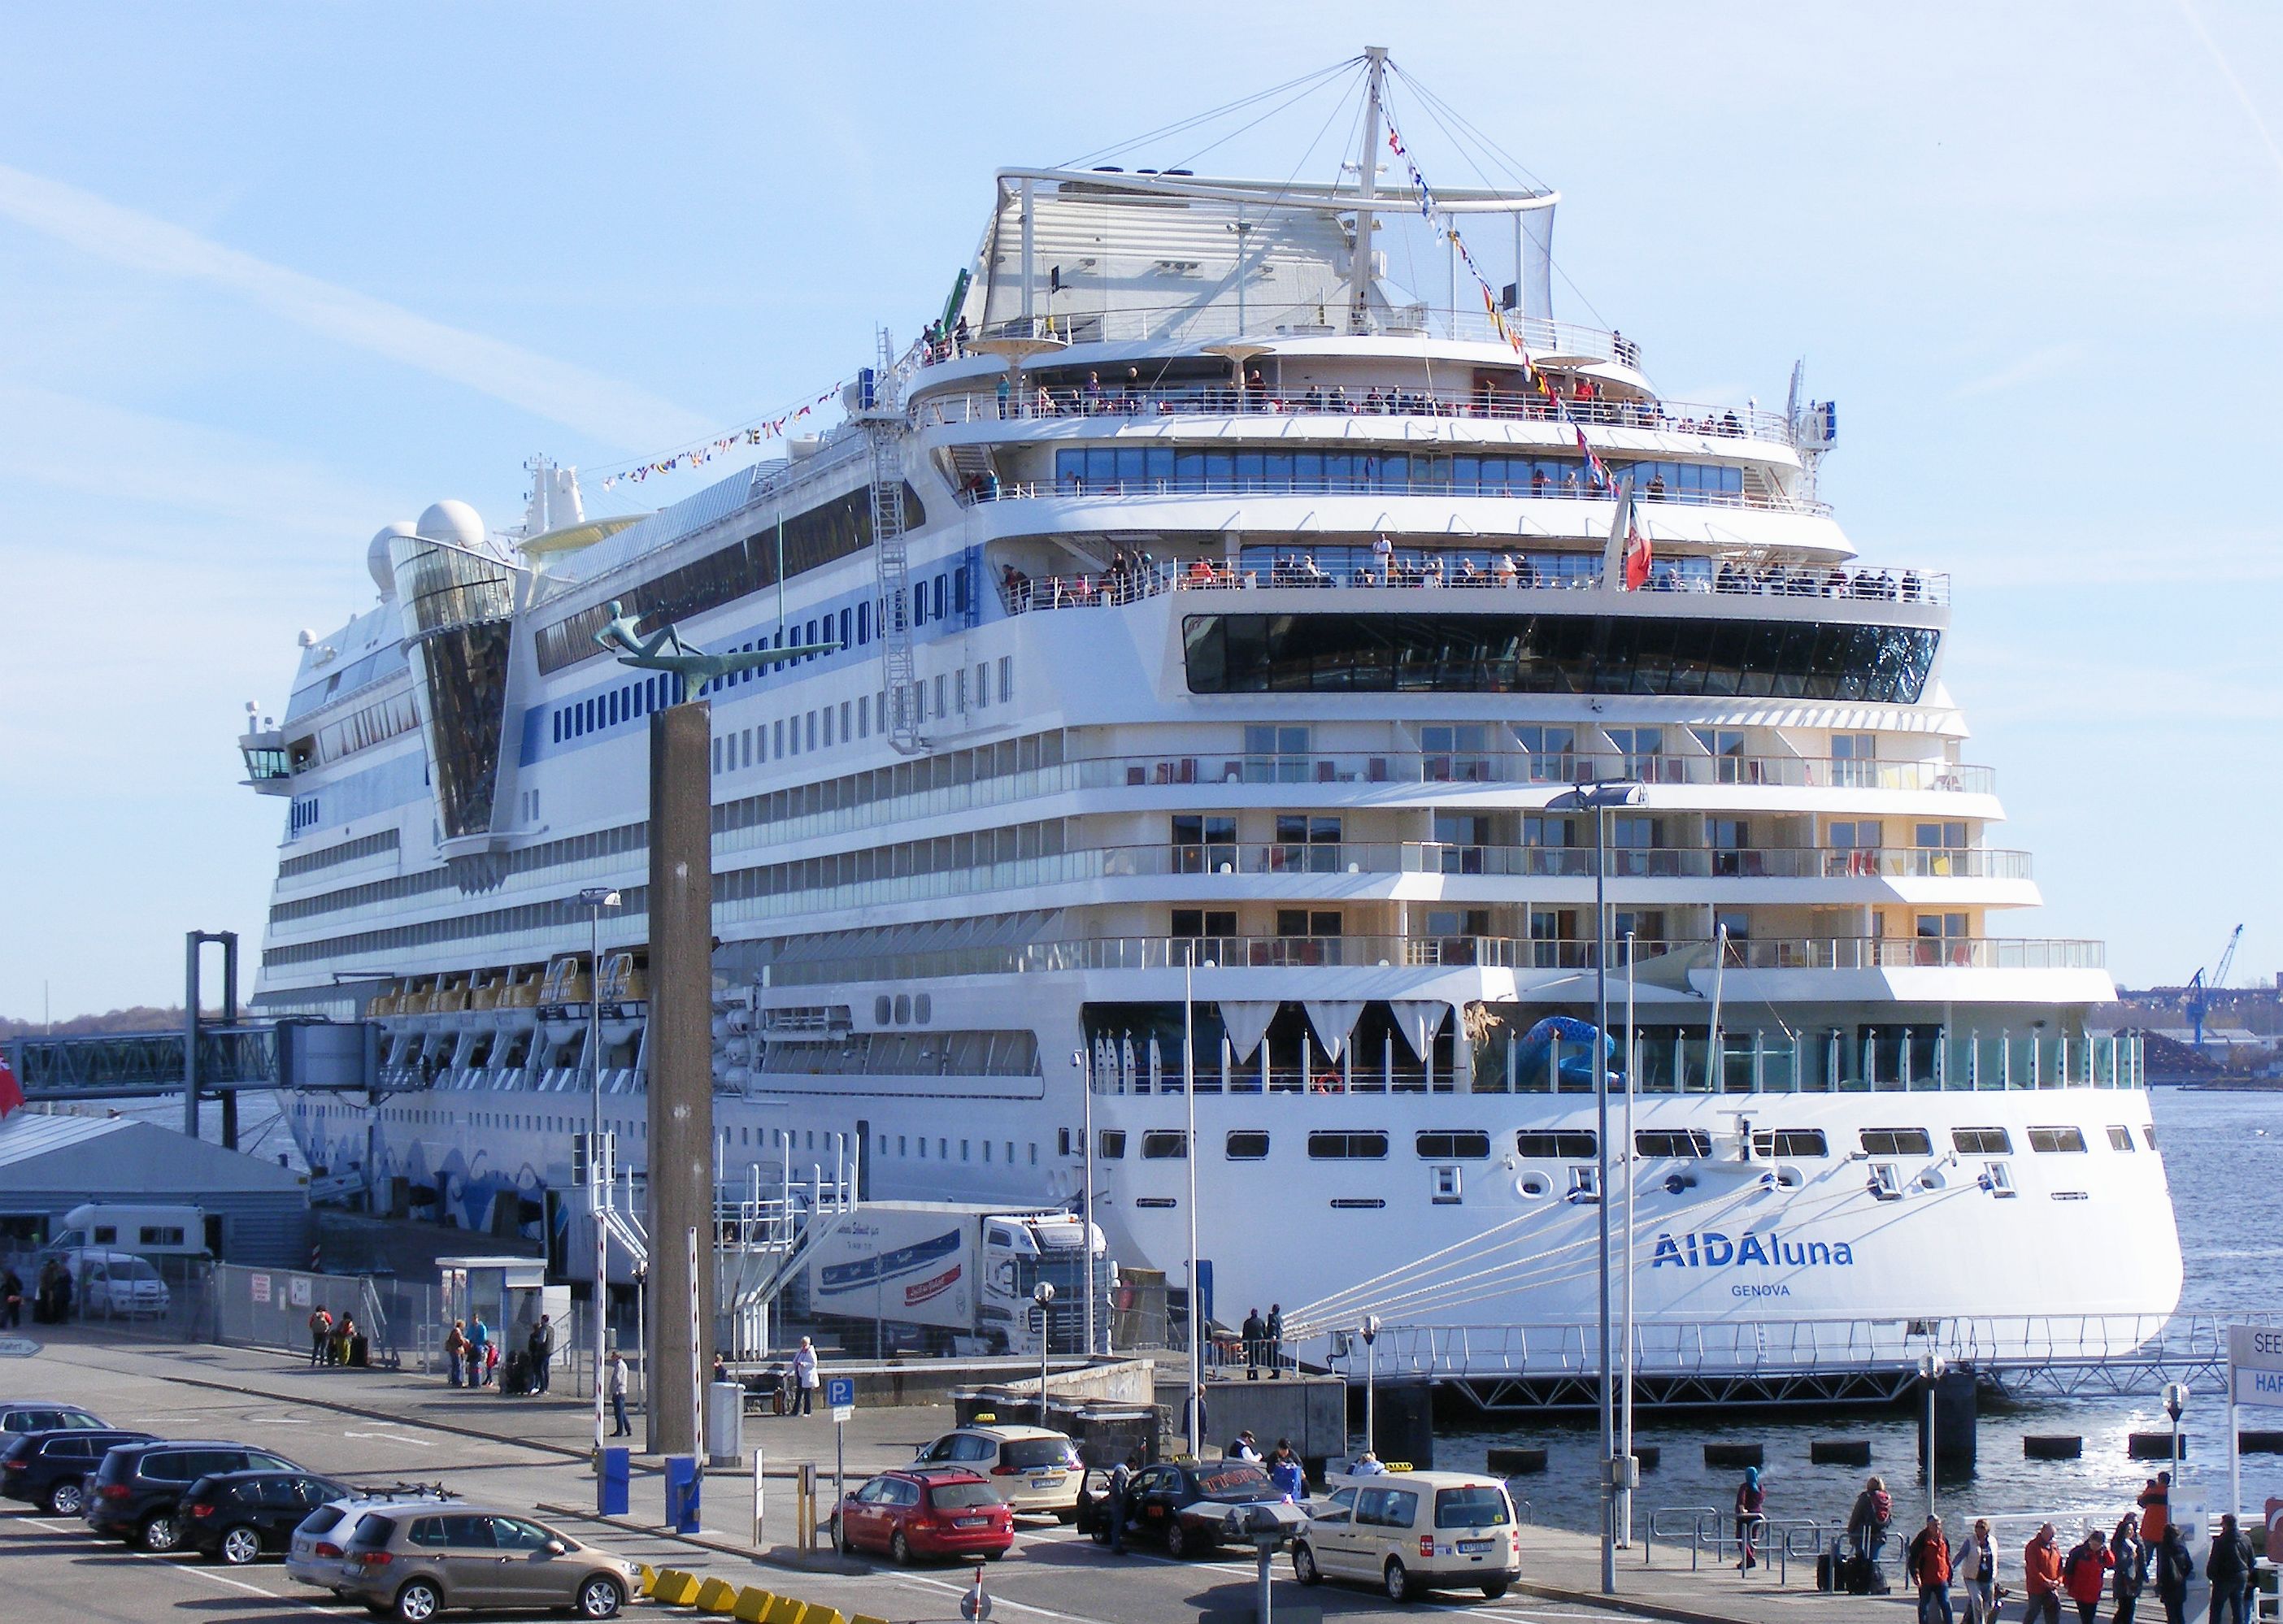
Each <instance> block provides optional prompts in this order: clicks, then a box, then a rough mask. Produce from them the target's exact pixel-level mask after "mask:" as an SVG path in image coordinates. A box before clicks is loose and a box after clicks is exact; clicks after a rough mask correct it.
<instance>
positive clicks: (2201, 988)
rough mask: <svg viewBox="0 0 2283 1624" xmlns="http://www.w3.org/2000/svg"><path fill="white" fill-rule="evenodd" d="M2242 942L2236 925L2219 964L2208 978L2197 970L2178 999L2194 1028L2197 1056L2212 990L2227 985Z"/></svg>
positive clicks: (2240, 927)
mask: <svg viewBox="0 0 2283 1624" xmlns="http://www.w3.org/2000/svg"><path fill="white" fill-rule="evenodd" d="M2242 940H2243V927H2242V926H2240V925H2238V926H2237V927H2236V928H2235V929H2234V930H2233V931H2232V932H2230V933H2229V936H2228V938H2227V950H2226V951H2225V952H2223V953H2221V954H2220V956H2219V963H2218V964H2217V966H2216V967H2214V968H2213V970H2212V973H2211V975H2210V976H2209V978H2207V977H2206V976H2205V975H2204V973H2203V972H2202V971H2201V970H2198V971H2197V972H2196V973H2195V975H2193V977H2191V978H2190V979H2189V982H2188V990H2187V993H2186V996H2185V997H2183V998H2181V999H2180V1009H2181V1012H2182V1013H2183V1014H2186V1016H2187V1017H2188V1020H2189V1022H2191V1023H2192V1024H2193V1026H2194V1028H2195V1037H2196V1053H2199V1054H2201V1053H2203V1048H2204V1011H2205V1010H2206V1009H2207V1008H2209V1006H2210V1005H2211V995H2212V993H2213V991H2214V990H2215V989H2217V988H2222V987H2225V986H2226V985H2227V973H2228V971H2229V970H2231V969H2232V968H2233V967H2234V966H2235V948H2236V944H2237V943H2239V942H2240V941H2242Z"/></svg>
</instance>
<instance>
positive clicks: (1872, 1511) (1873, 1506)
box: [1847, 1475, 1895, 1593]
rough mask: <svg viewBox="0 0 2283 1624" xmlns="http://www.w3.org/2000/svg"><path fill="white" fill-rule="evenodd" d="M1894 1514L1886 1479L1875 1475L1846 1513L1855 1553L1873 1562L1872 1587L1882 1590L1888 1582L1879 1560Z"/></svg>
mask: <svg viewBox="0 0 2283 1624" xmlns="http://www.w3.org/2000/svg"><path fill="white" fill-rule="evenodd" d="M1894 1518H1895V1501H1894V1496H1891V1495H1890V1494H1889V1493H1888V1492H1887V1480H1886V1479H1884V1478H1882V1477H1878V1476H1875V1475H1874V1477H1872V1478H1871V1480H1869V1481H1868V1482H1866V1483H1865V1484H1864V1485H1863V1492H1862V1493H1861V1494H1859V1495H1857V1496H1855V1504H1854V1507H1853V1509H1852V1510H1851V1511H1849V1512H1848V1513H1847V1534H1848V1537H1849V1538H1851V1539H1852V1540H1853V1541H1854V1542H1855V1550H1856V1554H1857V1555H1858V1556H1859V1557H1861V1558H1863V1560H1864V1561H1865V1562H1866V1563H1868V1564H1869V1565H1870V1569H1871V1588H1872V1589H1874V1591H1878V1592H1881V1593H1884V1591H1885V1590H1886V1589H1887V1583H1886V1579H1885V1576H1884V1575H1883V1574H1882V1573H1880V1571H1879V1562H1880V1559H1881V1558H1883V1557H1884V1556H1885V1555H1886V1554H1887V1531H1888V1529H1889V1528H1890V1527H1891V1526H1892V1525H1893V1522H1894Z"/></svg>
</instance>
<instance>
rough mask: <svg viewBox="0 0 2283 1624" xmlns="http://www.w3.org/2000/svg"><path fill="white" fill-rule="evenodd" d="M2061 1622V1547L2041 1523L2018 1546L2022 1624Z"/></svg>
mask: <svg viewBox="0 0 2283 1624" xmlns="http://www.w3.org/2000/svg"><path fill="white" fill-rule="evenodd" d="M2048 1620H2050V1621H2051V1624H2061V1542H2060V1541H2059V1540H2058V1539H2056V1538H2055V1537H2054V1535H2053V1524H2051V1523H2049V1522H2043V1523H2039V1524H2038V1531H2037V1532H2036V1533H2035V1534H2033V1535H2030V1542H2029V1543H2028V1544H2026V1545H2024V1546H2022V1624H2047V1621H2048Z"/></svg>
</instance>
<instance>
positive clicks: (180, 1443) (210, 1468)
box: [82, 1438, 303, 1551]
mask: <svg viewBox="0 0 2283 1624" xmlns="http://www.w3.org/2000/svg"><path fill="white" fill-rule="evenodd" d="M260 1470H268V1471H271V1472H300V1471H301V1470H303V1468H301V1467H300V1466H297V1465H294V1464H293V1463H292V1461H290V1460H287V1459H286V1458H285V1457H284V1456H282V1455H272V1454H271V1453H270V1452H269V1450H267V1449H249V1448H248V1447H246V1446H245V1444H242V1443H230V1442H225V1441H218V1440H209V1439H203V1438H201V1439H191V1440H182V1439H167V1440H165V1441H159V1442H152V1443H122V1444H120V1445H118V1446H116V1447H115V1448H113V1449H111V1450H110V1451H109V1452H108V1453H106V1454H105V1456H104V1457H103V1462H102V1464H101V1465H98V1466H97V1467H96V1469H95V1476H94V1480H93V1483H94V1488H93V1491H92V1492H91V1493H90V1494H89V1496H88V1497H87V1509H86V1510H85V1511H83V1512H82V1516H83V1517H84V1518H85V1519H87V1526H88V1527H90V1528H92V1529H94V1530H95V1531H96V1532H97V1534H108V1535H113V1537H114V1538H118V1539H123V1540H129V1541H132V1542H136V1543H139V1544H140V1545H141V1546H142V1547H143V1549H144V1550H160V1551H165V1550H174V1549H175V1547H177V1546H178V1545H180V1544H181V1543H182V1542H183V1531H182V1523H181V1520H180V1519H179V1518H178V1517H177V1515H176V1512H177V1511H178V1510H179V1509H180V1507H181V1504H182V1498H183V1490H184V1489H186V1488H189V1487H190V1486H191V1484H193V1483H195V1482H197V1481H198V1480H199V1479H200V1478H202V1477H206V1476H210V1475H212V1474H213V1473H215V1472H252V1471H260Z"/></svg>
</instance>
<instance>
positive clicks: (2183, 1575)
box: [2142, 1518, 2196, 1624]
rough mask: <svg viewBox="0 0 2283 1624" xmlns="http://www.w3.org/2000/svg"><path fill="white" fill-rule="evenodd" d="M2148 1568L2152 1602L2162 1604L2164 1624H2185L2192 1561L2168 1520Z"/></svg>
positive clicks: (2193, 1573) (2193, 1567) (2177, 1528)
mask: <svg viewBox="0 0 2283 1624" xmlns="http://www.w3.org/2000/svg"><path fill="white" fill-rule="evenodd" d="M2142 1526H2143V1527H2146V1526H2147V1525H2146V1523H2145V1521H2144V1523H2143V1525H2142ZM2148 1566H2149V1568H2150V1570H2151V1572H2152V1573H2153V1574H2154V1578H2155V1581H2156V1599H2157V1600H2158V1601H2160V1602H2162V1603H2163V1604H2164V1624H2187V1617H2188V1581H2189V1580H2191V1579H2193V1578H2194V1577H2195V1576H2196V1559H2195V1558H2193V1557H2192V1556H2190V1555H2189V1554H2188V1542H2186V1540H2184V1539H2182V1538H2181V1537H2180V1525H2179V1524H2178V1523H2176V1522H2173V1521H2172V1520H2170V1519H2169V1518H2167V1519H2165V1523H2164V1537H2163V1539H2162V1541H2160V1542H2158V1543H2157V1546H2156V1550H2155V1554H2154V1555H2153V1556H2151V1557H2150V1558H2148Z"/></svg>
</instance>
